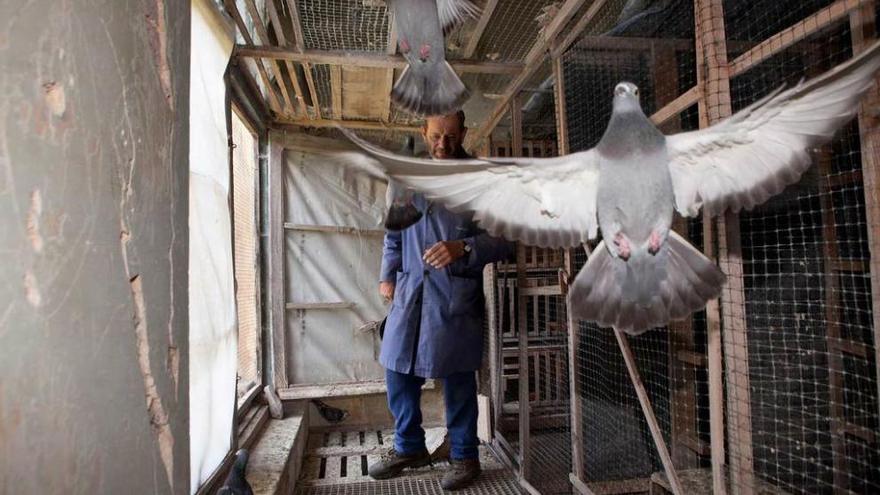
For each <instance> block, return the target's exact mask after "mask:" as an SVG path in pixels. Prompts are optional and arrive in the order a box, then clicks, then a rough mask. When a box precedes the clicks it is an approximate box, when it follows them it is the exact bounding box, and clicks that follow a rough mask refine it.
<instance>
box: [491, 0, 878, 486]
mask: <svg viewBox="0 0 880 495" xmlns="http://www.w3.org/2000/svg"><path fill="white" fill-rule="evenodd" d="M637 7H638V8H637ZM721 13H723V14H721ZM875 22H876V3H875V2H874V1H872V0H864V1H861V2H859V1H851V2H846V1H838V2H831V1H804V2H795V1H778V0H774V1H769V0H767V1H757V2H751V1H743V0H724V1H702V0H700V1H697V2H689V1H674V0H673V1H657V2H632V1H619V2H614V1H609V2H604V3H603V5H602V7H601V8H600V9H599V10H598V12H594V18H593V21H592V23H591V24H590V25H589V26H587V27H586V28H585V29H584V33H585V36H583V37H582V38H581V40H580V41H578V42H577V43H575V44H574V45H573V46H572V47H571V48H570V49H568V50H567V51H565V53H564V54H563V56H562V68H563V74H564V81H563V82H564V87H565V93H564V95H563V96H564V109H565V114H566V121H567V122H566V123H567V129H566V130H567V136H568V140H569V142H568V147H569V151H570V152H576V151H580V150H585V149H589V148H591V147H593V146H595V144H596V143H597V142H598V141H599V140H600V139H601V137H602V135H603V134H604V132H605V127H606V125H607V122H608V119H609V117H610V115H611V101H612V99H611V95H612V92H613V88H614V86H615V85H616V84H617V83H619V82H621V81H630V82H633V83H635V84H636V85H638V86H639V88H640V90H641V104H642V107H643V109H644V110H645V113H646V114H647V115H648V116H650V117H652V120H653V121H654V122H655V123H656V124H657V125H658V127H659V128H660V129H661V130H662V131H663V132H665V133H667V134H672V133H678V132H685V131H691V130H696V129H699V128H702V127H706V126H708V125H711V124H713V123H715V122H717V121H719V120H720V119H722V118H723V117H725V116H726V115H729V114H731V113H732V112H736V111H738V110H740V109H742V108H744V107H746V106H748V105H750V104H752V103H754V102H755V101H757V100H758V99H760V98H761V97H763V96H765V95H766V94H768V93H769V92H771V91H773V90H774V89H776V88H777V87H778V86H779V85H781V84H783V83H785V84H788V85H789V86H790V85H793V84H797V83H798V82H799V81H800V80H802V79H803V78H810V77H814V76H817V75H819V74H822V73H823V72H825V71H827V70H829V69H831V68H833V67H834V66H835V65H837V64H839V63H841V62H844V61H846V60H848V59H849V58H851V57H852V56H853V55H854V54H855V53H857V52H858V51H859V50H861V49H862V48H864V47H865V46H866V45H867V44H868V43H869V42H870V38H871V36H872V34H871V33H870V31H871V30H872V29H873V26H874V23H875ZM713 47H714V48H713ZM719 47H720V48H721V49H720V50H719ZM713 50H714V51H713ZM722 50H723V53H718V52H721V51H722ZM713 57H720V58H721V59H722V60H726V61H727V62H726V64H727V65H725V62H722V63H720V64H719V63H717V60H718V58H713ZM713 64H715V65H716V66H715V67H712V65H713ZM722 68H723V69H728V71H727V73H725V72H724V71H721V70H719V69H722ZM557 96H559V94H557ZM697 103H699V105H698V104H697ZM725 105H727V106H726V107H725ZM875 105H876V102H875ZM865 108H868V109H869V111H863V112H861V115H860V117H859V119H856V120H855V121H853V122H852V123H850V124H848V125H846V126H845V127H844V128H843V129H841V130H840V131H839V132H838V133H837V134H836V137H835V139H834V141H833V142H832V143H830V144H829V145H827V146H824V147H822V148H820V149H817V150H813V151H812V158H813V166H812V167H811V168H810V169H809V170H808V171H807V172H806V173H805V174H804V176H803V177H802V178H801V180H800V181H799V182H798V183H796V184H794V185H792V186H790V187H788V188H787V189H786V190H785V191H784V192H783V193H781V194H779V195H777V196H776V197H774V198H772V199H771V200H769V201H768V202H767V203H765V204H763V205H760V206H758V207H756V208H754V209H753V210H752V211H747V212H742V213H741V214H740V215H726V216H723V217H721V218H720V219H704V218H702V217H698V218H692V219H682V218H676V220H675V221H674V224H673V228H674V229H675V230H676V231H677V232H679V233H680V234H682V235H683V236H685V237H686V238H687V239H688V240H689V242H690V243H691V244H693V245H694V246H696V247H697V248H699V249H703V250H704V251H705V252H706V253H707V254H708V255H710V256H712V257H714V258H716V259H717V260H718V262H719V264H720V266H721V267H722V269H723V270H724V272H725V273H726V274H727V275H728V277H729V282H728V284H727V285H726V287H725V289H724V292H723V294H722V296H721V298H720V300H719V302H718V303H717V305H714V306H713V305H712V304H710V306H709V308H707V310H704V311H700V312H697V313H695V314H694V315H692V316H691V317H689V318H688V319H686V320H684V321H677V322H672V323H670V324H669V326H668V327H665V328H657V329H654V330H651V331H649V332H646V333H645V334H643V335H641V336H638V337H633V338H630V339H629V345H630V347H631V349H632V353H633V355H634V358H635V363H636V368H637V370H638V372H639V373H640V375H641V379H642V382H643V383H644V387H645V390H646V392H647V397H648V399H649V401H650V403H651V406H652V407H653V413H654V417H655V418H656V422H657V424H658V426H659V430H660V432H661V436H662V439H663V443H664V444H665V445H666V446H668V451H669V454H670V459H671V462H672V465H674V468H675V471H676V472H677V475H676V476H677V477H678V478H679V480H680V482H681V484H682V486H684V487H685V492H686V493H690V492H693V493H710V492H713V484H712V483H713V480H712V468H711V466H712V449H713V446H715V447H720V452H721V457H720V460H721V461H720V462H721V466H722V471H723V473H722V479H723V482H722V484H723V489H726V490H729V491H731V492H734V493H874V492H876V491H878V490H880V470H878V469H877V466H878V465H880V458H878V456H880V445H878V440H880V437H878V435H880V428H878V384H877V362H876V356H877V349H876V341H875V339H876V331H877V329H876V328H875V324H874V322H875V321H876V317H875V316H874V315H873V313H872V302H873V301H876V295H872V290H871V284H872V279H871V273H870V264H871V262H870V259H871V258H870V255H871V245H870V242H871V239H872V238H873V237H876V234H874V232H876V231H877V229H878V219H877V218H872V217H870V213H869V211H870V210H871V208H875V207H872V206H871V205H868V204H866V201H871V200H872V199H871V198H872V197H873V196H872V192H871V191H870V190H866V189H865V181H866V174H868V173H869V172H870V173H873V172H871V170H874V169H875V167H876V166H875V165H874V162H875V161H876V159H877V158H876V156H877V153H878V149H877V145H876V144H875V143H876V141H877V137H876V130H874V127H873V126H872V124H871V122H873V120H872V119H873V117H872V115H873V114H872V113H871V111H870V108H871V107H870V106H869V104H868V103H865ZM873 112H876V110H873ZM528 125H529V119H526V121H525V122H524V123H523V129H526V128H527V127H528ZM493 144H494V147H493V149H492V151H493V154H495V155H500V156H511V154H512V151H515V150H511V149H510V147H509V143H504V142H501V143H499V142H495V143H493ZM866 167H869V168H871V170H868V171H866V170H865V168H866ZM866 198H868V199H867V200H866ZM873 201H876V198H874V199H873ZM875 242H876V241H875ZM530 249H531V248H530ZM588 249H589V248H588ZM569 255H570V256H571V263H572V269H573V271H572V273H576V272H577V270H579V269H580V268H581V267H582V266H583V265H584V263H585V262H586V260H587V258H588V256H587V253H586V252H585V251H581V250H573V251H572V252H571V253H570V254H569ZM875 256H876V253H875ZM562 266H564V263H562V264H561V265H560V267H562ZM505 270H510V272H509V273H508V272H506V271H505ZM515 271H516V270H514V269H513V268H511V267H509V266H507V267H505V266H504V265H501V266H499V267H498V272H497V274H496V277H497V279H496V289H495V290H496V293H497V299H496V302H495V304H496V309H495V311H496V313H497V315H498V322H497V324H498V325H499V330H498V338H499V342H500V345H499V347H500V349H501V351H500V353H499V355H498V356H497V358H498V366H499V369H500V370H501V371H500V374H501V380H500V381H499V385H498V386H499V390H498V392H497V394H498V396H497V398H498V399H499V400H500V401H501V404H502V406H501V407H500V408H499V411H498V417H499V419H500V421H499V423H498V427H497V432H496V433H497V434H498V435H499V436H500V437H502V443H506V444H508V448H509V449H510V450H511V451H512V452H513V457H515V458H516V460H517V461H518V462H519V469H520V470H521V474H522V475H523V477H524V480H525V481H527V482H528V483H530V484H531V486H532V487H533V488H535V489H537V490H538V491H541V492H542V493H555V492H557V491H558V492H565V493H567V492H569V491H570V490H571V487H566V486H557V485H555V484H554V483H551V482H549V481H548V480H551V479H553V480H555V479H559V473H561V472H564V471H565V470H564V469H562V470H560V469H559V465H558V463H566V462H569V463H571V464H565V465H566V467H570V469H571V472H572V477H573V478H576V479H577V481H579V482H581V483H583V486H586V487H588V489H590V490H592V491H594V492H597V493H598V492H602V493H637V492H647V491H649V490H650V491H652V492H653V491H654V490H656V491H659V492H661V493H662V492H664V491H670V492H672V491H674V487H673V486H672V483H671V482H670V480H669V479H668V477H667V475H666V473H665V472H664V466H663V462H662V459H661V455H660V453H659V449H658V447H657V442H656V440H655V439H654V438H653V437H652V435H651V433H650V431H649V430H650V425H649V424H648V422H647V421H646V419H645V416H644V414H643V412H642V410H641V409H640V404H639V401H638V398H637V395H636V392H635V390H634V388H633V383H632V382H631V379H630V376H629V374H628V369H627V366H626V365H625V361H624V358H623V357H622V356H621V351H620V348H619V344H618V342H617V341H616V339H615V336H614V333H612V331H611V330H610V329H600V328H598V327H596V326H595V325H593V324H587V323H585V322H579V323H578V324H575V325H573V326H572V328H571V329H570V330H571V335H569V336H567V339H568V341H567V342H563V343H562V348H563V350H564V352H565V354H567V356H566V358H565V362H566V364H567V365H568V366H570V367H572V370H571V371H572V373H571V375H570V376H571V378H573V380H574V383H573V384H569V385H571V386H570V388H569V390H571V391H573V392H572V393H573V394H574V395H572V396H571V397H569V396H568V395H566V396H565V401H564V402H565V406H564V408H563V409H561V410H566V413H570V414H571V415H572V417H573V419H572V421H571V422H570V424H568V425H564V426H563V425H560V424H555V425H554V424H553V423H552V422H549V421H547V419H546V417H545V416H542V414H541V413H542V407H544V406H543V403H542V400H544V397H545V396H544V395H542V394H547V396H548V397H549V398H551V399H552V398H553V397H554V396H553V393H554V392H553V390H555V389H553V386H554V385H555V384H557V383H562V381H557V382H554V381H553V379H552V378H551V379H549V380H548V379H547V377H552V375H553V372H552V371H551V369H552V368H553V366H554V361H553V358H552V357H545V355H541V354H540V352H542V351H544V350H545V349H546V347H542V346H543V345H544V342H543V341H540V339H537V338H535V337H533V335H534V336H537V335H544V334H542V333H541V332H544V331H546V329H547V328H551V327H552V325H553V323H554V322H555V321H557V320H558V319H559V315H560V314H564V312H565V305H564V298H562V297H556V296H547V299H548V301H547V303H546V304H545V305H542V304H543V303H541V302H532V301H531V300H530V297H531V296H524V295H523V294H524V293H526V292H527V291H529V290H531V287H532V285H531V284H538V285H543V284H549V283H550V282H549V280H550V279H549V278H547V279H544V281H543V282H542V281H541V280H542V279H541V276H542V274H541V272H540V271H535V269H534V268H533V267H532V266H530V265H528V264H526V265H525V266H524V267H521V268H520V269H519V271H518V273H517V275H518V276H514V275H512V273H513V272H515ZM543 275H545V276H548V277H549V273H544V274H543ZM876 276H877V275H876V274H874V277H875V278H876ZM523 283H526V284H529V285H526V287H527V289H525V290H523V289H520V288H518V285H519V284H523ZM875 283H876V281H875ZM529 293H530V292H529ZM874 304H875V305H876V303H874ZM520 305H524V306H525V310H521V309H520ZM554 305H555V306H554ZM551 308H552V309H551ZM523 314H524V315H527V316H526V318H534V317H535V315H537V317H538V318H539V320H540V321H539V322H535V323H532V321H531V320H528V321H529V323H528V325H526V328H527V329H528V330H527V334H528V338H527V345H526V350H525V352H522V351H521V349H520V348H519V340H520V339H519V331H520V330H519V329H520V328H522V326H521V323H519V321H518V319H521V318H522V317H521V316H520V315H523ZM566 328H567V327H566ZM533 329H538V330H533ZM710 329H715V330H713V331H710ZM717 330H720V331H721V337H720V343H719V344H718V354H717V355H718V356H720V357H719V359H723V368H720V369H722V370H723V375H722V376H720V379H719V380H718V382H717V385H715V386H714V387H716V388H717V390H720V395H721V397H722V400H723V411H722V414H723V416H722V417H721V419H720V421H719V424H722V425H723V426H722V427H721V430H716V432H715V435H716V436H718V434H719V431H720V440H719V439H717V438H716V439H715V442H713V438H712V435H713V434H712V429H713V421H714V420H713V419H712V415H711V414H710V399H709V395H710V389H712V388H713V386H712V385H710V372H709V367H710V365H711V363H710V359H711V358H710V355H711V352H710V351H711V349H712V344H711V343H710V340H711V337H710V335H712V334H713V333H714V335H718V333H715V332H716V331H717ZM549 335H552V332H551V333H550V334H549ZM569 346H570V347H569ZM505 349H506V350H505ZM523 356H527V361H526V362H527V366H526V367H525V368H527V370H528V371H523V367H522V365H521V364H520V361H521V360H522V358H523ZM526 377H527V381H528V387H524V389H525V390H527V396H528V398H529V406H528V407H527V408H526V407H522V406H520V403H519V401H520V400H521V398H522V397H525V396H526V395H523V394H522V392H521V391H520V387H519V380H523V379H526ZM557 378H559V379H560V380H561V379H562V377H561V376H560V377H557ZM564 380H565V383H567V382H568V377H565V379H564ZM557 397H560V398H561V397H562V396H557ZM551 425H552V426H551ZM524 435H528V438H523V436H524ZM553 435H556V436H555V437H554V436H553ZM562 437H565V440H563V439H562ZM551 438H552V439H553V440H552V442H553V445H554V447H559V446H560V445H562V444H566V442H567V446H569V447H571V448H572V454H573V455H571V454H569V455H568V457H565V456H563V455H555V454H554V453H552V452H551V450H548V449H546V447H545V445H544V444H542V441H543V440H544V439H551ZM572 438H574V439H575V440H576V442H575V443H574V444H572V443H571V441H572ZM557 440H558V441H557ZM523 442H527V443H528V446H527V448H524V449H521V448H520V446H521V445H522V444H523ZM517 456H519V457H517ZM551 472H552V473H554V474H552V475H551V474H549V473H551ZM575 485H577V483H575ZM716 488H717V485H716ZM716 491H717V490H716Z"/></svg>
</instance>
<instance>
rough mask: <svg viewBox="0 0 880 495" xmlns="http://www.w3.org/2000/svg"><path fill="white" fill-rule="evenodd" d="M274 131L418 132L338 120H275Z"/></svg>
mask: <svg viewBox="0 0 880 495" xmlns="http://www.w3.org/2000/svg"><path fill="white" fill-rule="evenodd" d="M272 127H273V128H275V129H280V130H284V129H285V128H288V127H316V128H325V127H345V128H346V129H363V130H369V131H395V132H419V131H420V127H419V126H417V125H405V124H390V123H387V122H379V121H376V120H339V119H315V120H306V119H299V120H276V121H275V124H274V125H273V126H272Z"/></svg>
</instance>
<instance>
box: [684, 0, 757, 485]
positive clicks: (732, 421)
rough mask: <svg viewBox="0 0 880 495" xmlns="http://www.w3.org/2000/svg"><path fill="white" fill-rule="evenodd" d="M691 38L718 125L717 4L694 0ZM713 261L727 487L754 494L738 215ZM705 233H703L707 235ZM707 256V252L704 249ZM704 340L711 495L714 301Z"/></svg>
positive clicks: (716, 398)
mask: <svg viewBox="0 0 880 495" xmlns="http://www.w3.org/2000/svg"><path fill="white" fill-rule="evenodd" d="M694 10H695V16H694V17H695V20H696V38H697V46H696V50H697V84H698V85H699V86H700V87H701V88H702V94H701V97H700V100H699V112H700V127H701V128H702V127H706V126H709V125H712V124H714V123H715V122H718V121H719V120H721V119H723V118H725V117H727V116H729V115H730V114H731V103H730V73H729V66H728V61H727V35H726V32H725V28H724V9H723V6H722V1H721V0H694ZM711 222H712V219H711V218H704V232H705V234H704V239H705V241H706V247H707V248H711V239H712V223H711ZM717 229H718V231H717V235H718V257H719V262H720V265H721V268H722V269H723V270H724V272H725V273H726V274H727V276H728V279H727V290H726V292H725V295H726V297H723V298H722V301H721V304H722V308H723V309H722V310H721V314H720V317H721V319H723V321H724V329H725V330H724V335H723V346H724V359H725V363H726V364H727V366H726V369H727V401H728V409H727V417H728V421H729V422H728V425H727V434H728V441H729V446H730V449H731V455H730V480H731V481H730V484H731V486H733V487H735V491H736V492H738V493H743V494H750V493H753V491H754V465H753V464H754V463H753V458H752V418H751V409H750V399H751V397H750V391H749V365H748V337H747V334H746V324H745V301H744V297H743V277H742V273H743V272H742V248H741V245H740V232H739V217H738V216H737V215H735V214H732V213H727V214H725V216H724V217H723V218H719V219H718V220H717ZM707 234H708V235H707ZM709 252H711V251H709ZM706 315H707V324H708V332H709V335H708V338H709V356H708V360H709V387H710V392H709V416H710V431H711V440H712V482H713V487H714V490H715V493H718V494H723V493H726V489H727V486H726V483H725V479H724V472H723V466H724V435H723V430H724V423H723V422H724V407H723V403H722V400H723V392H722V390H723V386H724V385H723V383H722V377H721V373H722V366H721V347H722V336H721V326H720V321H719V318H718V316H719V313H718V302H717V301H711V302H710V304H709V305H708V306H707V308H706Z"/></svg>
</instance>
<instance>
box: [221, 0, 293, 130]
mask: <svg viewBox="0 0 880 495" xmlns="http://www.w3.org/2000/svg"><path fill="white" fill-rule="evenodd" d="M223 5H225V6H226V11H227V12H229V14H230V15H231V16H232V19H233V20H234V21H235V24H236V25H237V26H238V30H239V32H241V37H242V38H244V41H245V42H246V43H248V44H253V42H254V41H253V38H251V33H249V32H248V30H247V25H246V24H245V23H244V19H242V17H241V12H239V11H238V7H237V6H236V5H235V1H234V0H224V2H223ZM254 63H255V64H256V65H257V72H258V73H259V74H260V79H262V80H263V85H264V86H265V87H266V93H268V96H269V106H270V107H271V108H272V111H273V112H277V113H281V102H280V101H279V99H278V94H277V93H275V88H274V87H273V86H272V81H270V80H269V74H267V73H266V67H265V66H264V65H263V61H262V60H254Z"/></svg>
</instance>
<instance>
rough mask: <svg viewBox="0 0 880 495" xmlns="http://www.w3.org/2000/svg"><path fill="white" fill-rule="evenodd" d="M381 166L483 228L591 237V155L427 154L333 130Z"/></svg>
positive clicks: (557, 241) (536, 242)
mask: <svg viewBox="0 0 880 495" xmlns="http://www.w3.org/2000/svg"><path fill="white" fill-rule="evenodd" d="M340 130H341V131H342V132H343V133H345V135H346V136H348V138H349V139H351V140H352V141H353V142H354V143H355V144H357V145H358V146H360V147H361V148H362V149H364V151H366V152H367V153H369V154H370V155H372V156H373V157H375V158H376V159H378V161H379V162H380V163H381V166H382V167H383V168H384V169H385V172H386V173H387V174H388V175H389V176H391V177H393V178H395V179H397V180H398V181H400V182H401V183H403V184H405V185H407V186H409V187H411V188H413V189H415V190H418V191H421V192H422V193H424V195H425V197H426V198H428V199H430V200H433V201H438V202H440V203H442V204H443V205H445V206H446V207H447V208H448V209H450V210H451V211H454V212H457V213H464V212H473V213H474V220H475V221H476V222H477V223H478V224H479V225H480V227H482V228H483V229H485V230H486V231H487V232H488V233H490V234H492V235H495V236H501V237H504V238H505V239H508V240H517V241H522V242H525V243H527V244H529V245H532V246H540V247H574V246H578V245H580V244H581V243H583V242H586V241H587V240H588V239H591V238H593V237H595V236H596V234H597V230H598V220H597V217H596V189H597V187H596V186H597V184H598V179H599V166H598V160H597V153H596V152H594V151H592V150H591V151H585V152H581V153H575V154H571V155H567V156H564V157H559V158H543V159H540V158H519V159H517V158H509V159H500V160H497V161H496V160H495V159H493V160H492V161H487V160H479V159H473V160H429V159H419V158H410V157H405V156H400V155H395V154H393V153H391V152H389V151H385V150H383V149H381V148H378V147H376V146H373V145H372V144H370V143H367V142H366V141H364V140H362V139H360V138H359V137H357V136H356V135H354V134H353V133H352V132H350V131H347V130H344V129H340Z"/></svg>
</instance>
